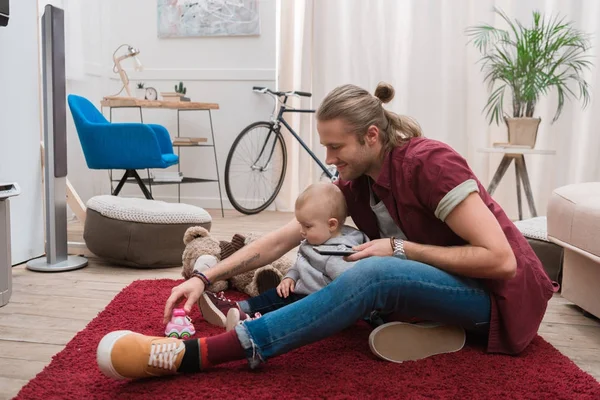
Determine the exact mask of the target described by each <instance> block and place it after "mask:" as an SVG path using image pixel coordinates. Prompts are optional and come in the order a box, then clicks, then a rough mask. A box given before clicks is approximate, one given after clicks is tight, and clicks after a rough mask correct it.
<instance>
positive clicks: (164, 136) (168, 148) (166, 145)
mask: <svg viewBox="0 0 600 400" xmlns="http://www.w3.org/2000/svg"><path fill="white" fill-rule="evenodd" d="M148 126H149V127H150V128H151V129H152V130H153V131H154V133H156V139H157V140H158V145H159V146H160V150H161V151H162V153H163V154H169V153H173V142H172V141H171V135H169V131H167V129H166V128H165V127H164V126H162V125H157V124H148Z"/></svg>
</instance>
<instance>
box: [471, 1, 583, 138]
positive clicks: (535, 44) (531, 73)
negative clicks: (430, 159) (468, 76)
mask: <svg viewBox="0 0 600 400" xmlns="http://www.w3.org/2000/svg"><path fill="white" fill-rule="evenodd" d="M494 12H495V13H497V14H498V15H500V17H501V18H502V19H503V20H504V21H505V22H506V23H507V29H499V28H495V27H492V26H490V25H479V26H474V27H471V28H468V29H467V35H468V36H470V38H471V39H470V40H469V43H473V44H474V45H475V47H476V48H477V49H478V50H479V51H480V52H481V54H482V58H481V60H480V63H481V64H482V67H481V69H482V71H484V72H485V78H484V80H485V81H487V83H488V84H489V87H490V96H489V98H488V101H487V104H486V105H485V108H484V110H485V111H486V113H487V115H488V117H489V123H490V124H491V123H492V122H496V124H499V121H500V118H502V119H504V122H505V123H506V125H507V128H508V142H509V144H511V145H520V146H526V147H531V148H533V147H535V142H536V138H537V131H538V127H539V125H540V122H541V118H539V117H535V116H534V111H535V107H536V105H537V103H538V101H539V100H540V98H541V97H542V96H544V95H547V94H548V93H549V92H550V90H552V89H556V91H557V94H558V104H557V108H556V113H555V115H554V118H553V119H552V123H554V122H555V121H556V120H557V119H558V117H559V116H560V114H561V112H562V110H563V106H564V104H565V99H570V98H571V97H573V98H576V99H577V100H581V101H582V103H583V107H585V106H586V105H587V104H588V102H589V84H588V83H587V82H586V80H585V79H584V71H585V70H586V69H591V66H592V64H591V62H590V61H589V60H588V56H587V51H588V49H589V48H590V43H589V39H588V35H586V34H585V33H583V32H581V31H579V30H577V29H575V28H574V27H573V25H572V23H571V22H566V21H565V20H564V18H563V17H559V16H558V15H555V16H551V17H549V18H545V16H543V15H542V14H540V12H538V11H534V12H533V20H532V23H531V25H530V26H529V27H526V26H524V25H523V24H522V23H521V22H520V21H517V20H515V21H513V20H511V19H510V18H509V17H508V16H507V15H506V14H505V13H504V12H503V11H501V10H499V9H494ZM572 84H575V85H576V86H577V89H576V90H574V88H573V87H572V86H571V85H572ZM507 90H510V92H511V95H512V99H511V105H512V107H511V108H512V116H510V115H507V114H506V113H505V112H504V98H505V93H506V91H507Z"/></svg>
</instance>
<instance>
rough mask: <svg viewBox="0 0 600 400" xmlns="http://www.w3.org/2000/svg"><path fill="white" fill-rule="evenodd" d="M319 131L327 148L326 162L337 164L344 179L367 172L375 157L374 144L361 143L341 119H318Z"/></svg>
mask: <svg viewBox="0 0 600 400" xmlns="http://www.w3.org/2000/svg"><path fill="white" fill-rule="evenodd" d="M317 131H318V132H319V137H320V138H321V144H322V145H323V146H325V148H326V149H327V157H326V159H325V162H326V163H327V164H333V165H335V166H336V167H337V170H338V171H339V173H340V177H341V178H342V179H344V180H352V179H356V178H358V177H359V176H362V175H364V174H366V173H367V171H368V170H369V168H370V167H371V164H372V162H373V159H374V156H373V149H372V146H369V144H368V143H365V144H360V143H359V141H358V137H357V135H356V134H354V133H353V132H351V131H350V129H349V128H348V127H347V126H346V124H345V123H344V122H343V121H342V120H341V119H333V120H329V121H317Z"/></svg>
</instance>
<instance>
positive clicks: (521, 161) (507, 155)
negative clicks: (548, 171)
mask: <svg viewBox="0 0 600 400" xmlns="http://www.w3.org/2000/svg"><path fill="white" fill-rule="evenodd" d="M477 151H479V152H483V153H501V154H504V156H503V157H502V161H500V165H499V166H498V169H497V170H496V173H495V174H494V177H493V178H492V182H490V185H489V186H488V188H487V191H488V193H489V194H490V195H492V194H493V193H494V191H495V190H496V187H498V184H499V183H500V180H501V179H502V177H503V176H504V174H505V173H506V170H507V169H508V167H509V166H510V163H511V162H512V161H513V160H515V173H516V177H517V205H518V207H519V220H521V219H523V210H522V207H521V182H523V189H524V190H525V196H526V197H527V203H528V204H529V211H530V212H531V216H532V217H537V211H536V209H535V202H534V201H533V194H532V192H531V183H530V182H529V175H528V174H527V166H526V165H525V154H540V155H554V154H556V151H554V150H539V149H527V148H519V147H486V148H483V149H478V150H477Z"/></svg>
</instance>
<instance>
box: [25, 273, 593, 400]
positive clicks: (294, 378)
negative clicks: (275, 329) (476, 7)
mask: <svg viewBox="0 0 600 400" xmlns="http://www.w3.org/2000/svg"><path fill="white" fill-rule="evenodd" d="M176 283H177V282H176V281H174V280H170V279H161V280H144V281H136V282H133V283H132V284H131V285H130V286H128V287H127V288H125V289H124V290H123V291H122V292H121V293H119V294H118V295H117V296H116V297H115V299H114V300H113V301H112V302H111V303H110V304H109V305H108V306H107V307H106V309H105V310H104V311H102V312H101V313H100V314H99V315H98V316H97V317H96V318H95V319H94V320H92V321H91V322H90V323H89V324H88V326H87V327H86V328H85V329H84V330H83V331H81V332H79V333H78V334H77V335H76V336H75V337H74V338H73V340H71V341H70V342H69V343H68V344H67V346H66V348H65V349H64V350H63V351H61V352H60V353H58V354H57V355H56V356H54V358H53V360H52V362H51V363H50V365H48V366H47V367H46V368H44V370H43V371H42V372H40V373H39V374H38V375H37V376H36V377H35V378H34V379H32V380H31V381H30V382H29V383H28V384H27V385H26V386H25V387H23V389H22V390H21V391H20V393H19V394H18V396H17V397H16V398H17V399H74V398H77V399H149V398H153V399H154V398H156V399H159V398H160V399H166V398H170V399H171V398H178V399H192V398H212V399H228V398H232V399H245V398H276V399H278V400H281V399H284V398H308V397H310V398H314V397H318V398H361V399H362V398H419V399H420V398H427V399H431V398H468V399H480V398H510V399H525V398H526V399H599V398H600V384H599V383H598V382H596V380H595V379H594V378H593V377H592V376H590V375H588V374H587V373H585V372H583V371H582V370H581V369H579V368H578V367H577V366H576V365H575V364H574V363H573V362H571V361H570V360H569V359H568V358H567V357H565V356H563V355H562V354H561V353H560V352H559V351H558V350H556V349H555V348H554V347H552V346H551V345H550V344H549V343H547V342H546V341H544V340H543V339H542V338H541V337H537V338H536V339H535V340H534V341H533V343H532V344H531V345H530V346H529V347H528V348H527V350H526V351H525V352H524V353H523V354H522V355H521V356H519V357H511V356H503V355H489V354H486V353H485V352H484V351H483V348H482V347H481V346H479V345H474V344H469V345H468V346H466V347H465V348H464V349H463V350H462V351H460V352H457V353H452V354H443V355H438V356H434V357H430V358H428V359H425V360H421V361H416V362H406V363H403V364H393V363H388V362H384V361H380V360H378V359H376V358H374V357H373V356H372V355H371V353H370V351H369V346H368V343H367V339H368V336H369V332H370V328H369V326H368V325H367V324H365V323H362V322H359V323H357V324H356V325H354V326H353V327H350V328H348V329H346V330H344V331H343V332H341V333H339V334H338V335H336V336H333V337H331V338H328V339H326V340H323V341H321V342H319V343H314V344H312V345H310V346H306V347H304V348H301V349H297V350H295V351H292V352H290V353H288V354H285V355H282V356H280V357H276V358H273V359H271V360H269V362H268V363H267V364H264V365H262V366H261V367H259V368H258V369H256V370H254V371H251V370H250V369H249V368H248V367H247V365H246V362H245V361H237V362H232V363H229V364H224V365H221V366H218V367H217V368H215V369H214V370H211V371H210V372H206V373H199V374H194V375H180V376H175V377H167V378H160V379H147V380H141V381H114V380H111V379H108V378H106V377H104V375H102V374H101V372H100V370H99V369H98V367H97V365H96V346H97V344H98V342H99V341H100V339H101V338H102V337H103V336H104V335H105V334H106V333H108V332H110V331H113V330H118V329H130V330H133V331H136V332H140V333H144V334H148V335H157V336H162V335H163V329H164V326H163V324H162V314H163V306H164V302H165V300H166V299H167V297H168V295H169V294H170V290H171V288H172V287H173V286H174V285H175V284H176ZM229 294H231V295H232V297H234V298H235V297H236V294H234V293H233V292H232V293H229ZM237 298H238V299H241V298H242V296H241V295H240V294H239V293H237ZM191 317H192V319H193V321H194V325H195V327H196V330H197V331H198V332H199V333H201V334H204V335H206V334H208V335H214V334H217V333H220V332H222V330H221V329H220V328H216V327H213V326H210V325H208V324H207V323H206V322H205V321H203V320H202V318H201V316H200V314H199V311H198V309H197V307H196V308H195V310H194V311H193V313H192V315H191Z"/></svg>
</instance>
